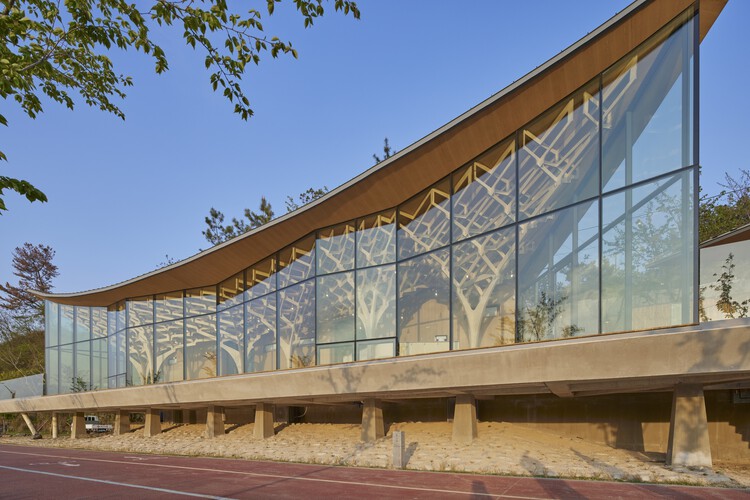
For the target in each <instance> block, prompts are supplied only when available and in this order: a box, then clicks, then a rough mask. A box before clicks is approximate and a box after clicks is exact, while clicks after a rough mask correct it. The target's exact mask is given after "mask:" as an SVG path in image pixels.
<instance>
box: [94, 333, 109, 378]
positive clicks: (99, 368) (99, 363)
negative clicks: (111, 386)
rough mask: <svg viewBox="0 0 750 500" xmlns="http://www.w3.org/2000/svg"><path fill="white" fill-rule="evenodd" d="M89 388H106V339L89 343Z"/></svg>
mask: <svg viewBox="0 0 750 500" xmlns="http://www.w3.org/2000/svg"><path fill="white" fill-rule="evenodd" d="M91 368H92V371H91V388H92V389H104V388H106V387H107V339H106V338H95V339H94V340H92V341H91Z"/></svg>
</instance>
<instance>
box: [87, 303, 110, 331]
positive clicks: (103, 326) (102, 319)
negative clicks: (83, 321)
mask: <svg viewBox="0 0 750 500" xmlns="http://www.w3.org/2000/svg"><path fill="white" fill-rule="evenodd" d="M91 334H92V335H93V336H94V337H97V338H101V337H106V336H107V308H106V307H92V308H91Z"/></svg>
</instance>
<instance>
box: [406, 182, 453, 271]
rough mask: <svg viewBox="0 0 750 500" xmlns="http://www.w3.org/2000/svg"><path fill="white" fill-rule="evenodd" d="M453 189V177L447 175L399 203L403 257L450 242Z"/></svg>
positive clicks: (427, 250)
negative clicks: (451, 179)
mask: <svg viewBox="0 0 750 500" xmlns="http://www.w3.org/2000/svg"><path fill="white" fill-rule="evenodd" d="M449 193H450V181H449V180H448V179H446V180H444V181H441V182H439V183H437V184H435V185H434V186H433V187H431V188H429V189H427V190H425V191H423V192H422V193H420V194H418V195H417V196H415V197H414V198H412V199H411V200H409V201H407V202H405V203H403V204H402V205H401V206H400V207H399V212H398V228H399V229H398V258H399V259H406V258H408V257H411V256H413V255H418V254H422V253H425V252H429V251H430V250H434V249H435V248H440V247H442V246H445V245H447V244H448V243H449V241H450V234H449V233H450V194H449Z"/></svg>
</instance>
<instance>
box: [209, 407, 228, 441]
mask: <svg viewBox="0 0 750 500" xmlns="http://www.w3.org/2000/svg"><path fill="white" fill-rule="evenodd" d="M222 435H224V408H222V407H221V406H209V407H208V413H207V414H206V437H207V438H209V439H211V438H215V437H216V436H222Z"/></svg>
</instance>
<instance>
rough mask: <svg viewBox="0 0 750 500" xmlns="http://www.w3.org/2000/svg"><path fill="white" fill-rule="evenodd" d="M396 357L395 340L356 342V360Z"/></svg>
mask: <svg viewBox="0 0 750 500" xmlns="http://www.w3.org/2000/svg"><path fill="white" fill-rule="evenodd" d="M394 356H396V340H395V339H386V340H371V341H369V342H357V359H358V360H360V361H365V360H368V359H381V358H392V357H394Z"/></svg>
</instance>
